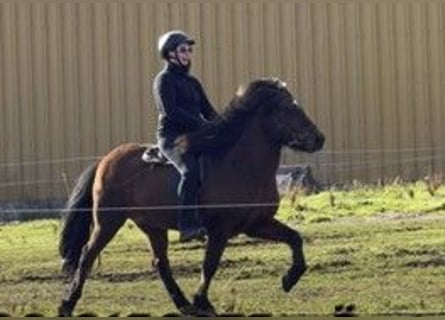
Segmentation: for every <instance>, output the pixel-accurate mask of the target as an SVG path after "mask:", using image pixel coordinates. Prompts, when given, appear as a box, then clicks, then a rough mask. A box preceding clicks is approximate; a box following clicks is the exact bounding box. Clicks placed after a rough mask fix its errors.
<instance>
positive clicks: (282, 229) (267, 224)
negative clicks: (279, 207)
mask: <svg viewBox="0 0 445 320" xmlns="http://www.w3.org/2000/svg"><path fill="white" fill-rule="evenodd" d="M246 234H247V235H248V236H250V237H257V238H263V239H267V240H274V241H279V242H284V243H287V244H288V245H289V246H290V248H291V249H292V265H291V267H290V268H289V270H288V272H287V274H285V275H284V276H283V278H282V286H283V290H284V291H286V292H289V291H290V290H291V289H292V287H293V286H294V285H295V284H296V283H297V282H298V280H299V279H300V278H301V276H302V275H303V273H304V272H305V271H306V261H305V259H304V254H303V239H302V238H301V236H300V234H299V233H298V232H297V231H295V230H293V229H291V228H289V227H288V226H286V225H284V224H282V223H281V222H279V221H278V220H275V219H270V220H266V221H264V223H259V224H257V225H256V226H255V229H251V230H249V231H248V232H246Z"/></svg>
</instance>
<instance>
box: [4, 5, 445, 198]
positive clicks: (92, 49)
mask: <svg viewBox="0 0 445 320" xmlns="http://www.w3.org/2000/svg"><path fill="white" fill-rule="evenodd" d="M444 14H445V2H443V1H434V0H431V1H427V0H426V1H423V0H412V1H410V0H397V1H391V0H312V1H311V0H295V1H291V0H275V1H261V0H241V1H234V0H233V1H232V0H224V1H213V0H210V1H209V0H205V1H204V0H196V1H185V0H184V1H179V0H177V1H173V0H172V1H169V0H164V1H161V0H157V1H155V0H147V1H143V0H138V1H136V0H125V1H118V0H110V1H107V0H96V1H94V0H91V1H87V0H83V1H81V0H78V1H74V0H73V1H68V0H67V1H61V0H60V1H57V0H52V1H44V0H34V1H30V0H20V1H19V0H15V1H14V0H9V1H8V0H6V1H5V0H0V125H1V128H0V150H1V153H0V199H10V198H18V199H24V198H28V199H29V198H54V197H60V196H64V195H65V193H66V192H67V190H68V189H69V188H70V187H71V186H72V183H73V180H74V179H75V178H76V177H77V175H78V174H79V172H80V171H81V170H82V168H84V167H85V166H86V165H87V164H88V163H90V162H91V161H92V160H93V159H94V158H95V157H97V156H100V155H102V154H104V153H105V152H107V151H108V150H109V149H110V148H112V147H113V146H115V145H117V144H119V143H122V142H127V141H138V142H145V141H148V142H154V127H155V121H156V112H155V108H154V105H153V101H152V97H151V80H152V79H153V76H154V75H155V74H156V72H157V71H158V70H159V68H160V66H161V64H160V61H159V59H158V57H157V53H156V39H157V36H158V35H159V34H160V33H162V32H164V31H166V30H169V29H172V28H180V29H184V30H186V31H188V32H190V33H191V34H193V35H195V36H196V38H197V39H198V46H197V48H196V49H197V50H196V55H195V60H194V72H195V74H197V75H198V76H199V77H200V78H201V79H202V81H203V83H204V85H205V87H206V88H207V91H208V94H209V96H210V99H211V100H212V101H213V102H214V104H215V105H216V106H218V107H219V108H220V109H222V108H223V106H224V105H225V104H226V103H227V102H228V100H229V99H230V98H231V97H232V96H233V94H234V93H235V91H236V88H237V86H238V85H239V84H241V83H245V82H247V81H251V80H253V79H255V78H257V77H260V76H269V75H276V76H279V77H281V78H282V79H283V80H285V81H286V82H287V83H288V85H289V87H290V88H291V90H292V91H293V92H294V93H295V94H296V95H297V96H298V97H299V100H300V102H302V104H303V105H304V106H305V108H306V110H307V112H308V113H310V114H311V115H312V116H313V118H314V119H315V120H316V122H317V123H318V125H319V126H320V127H321V128H322V129H323V131H324V132H325V133H326V136H327V143H326V146H325V149H324V151H322V152H321V153H319V154H318V155H314V156H305V155H304V156H296V155H294V154H292V153H290V152H288V151H285V153H284V154H283V162H284V163H287V164H292V163H297V162H308V163H310V164H312V165H313V167H314V171H315V175H316V177H318V178H320V179H322V180H325V181H330V182H338V181H349V180H351V179H359V180H363V181H375V180H377V179H379V178H392V177H395V176H402V177H406V178H417V177H422V176H423V175H425V174H427V173H429V172H443V171H444V169H445V145H444V142H443V141H445V125H444V124H445V108H444V106H443V104H444V101H445V90H443V88H444V87H445V86H444V84H445V83H444V77H445V75H444V70H445V66H444V61H445V60H444V49H445V48H444V43H445V32H444V27H445V23H444Z"/></svg>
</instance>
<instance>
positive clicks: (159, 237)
mask: <svg viewBox="0 0 445 320" xmlns="http://www.w3.org/2000/svg"><path fill="white" fill-rule="evenodd" d="M135 223H136V224H137V226H138V227H139V228H140V229H141V230H142V231H143V232H144V233H146V234H147V236H148V239H149V241H150V244H151V247H152V249H153V255H154V258H153V266H154V267H155V268H156V270H157V271H158V273H159V275H160V277H161V280H162V282H163V284H164V286H165V288H166V289H167V291H168V293H169V295H170V298H171V299H172V300H173V303H174V304H175V306H176V308H178V310H179V311H180V312H181V313H183V314H185V315H191V314H194V313H195V310H194V309H193V307H192V305H191V303H190V302H189V301H188V300H187V298H186V297H185V296H184V293H183V292H182V290H181V288H180V287H179V285H178V284H177V282H176V280H175V279H174V278H173V275H172V271H171V268H170V262H169V259H168V254H167V252H168V237H167V230H163V229H155V228H151V227H149V226H147V225H145V224H143V223H142V222H139V221H135Z"/></svg>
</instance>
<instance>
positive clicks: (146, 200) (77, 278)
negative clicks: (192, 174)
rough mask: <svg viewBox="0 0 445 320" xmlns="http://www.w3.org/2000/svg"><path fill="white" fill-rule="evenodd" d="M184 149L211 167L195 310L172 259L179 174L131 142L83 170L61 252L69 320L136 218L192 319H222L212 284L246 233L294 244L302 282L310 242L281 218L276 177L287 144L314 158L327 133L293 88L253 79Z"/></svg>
mask: <svg viewBox="0 0 445 320" xmlns="http://www.w3.org/2000/svg"><path fill="white" fill-rule="evenodd" d="M178 143H179V144H178V147H180V148H181V150H183V149H184V148H186V150H187V152H198V151H200V152H202V154H203V157H202V158H203V164H204V165H203V167H204V170H203V175H202V184H201V192H200V206H199V207H200V209H199V213H200V216H201V219H202V223H203V224H204V226H205V227H206V228H207V230H208V240H207V244H206V249H205V257H204V261H203V265H202V277H201V282H200V284H199V287H198V290H197V292H196V294H195V296H194V301H193V303H190V302H189V300H187V298H186V297H185V296H184V294H183V292H182V290H181V289H180V287H179V286H178V284H177V283H176V281H175V279H174V278H173V275H172V272H171V269H170V265H169V259H168V255H167V248H168V239H167V230H168V229H176V220H177V212H178V211H177V210H178V207H177V206H176V204H177V198H176V193H175V190H176V183H177V182H178V174H177V172H176V170H175V169H174V167H173V166H171V165H169V164H158V165H154V164H153V165H150V164H147V163H145V162H143V161H142V160H141V155H142V154H143V152H144V151H145V150H146V147H144V146H142V145H139V144H124V145H121V146H118V147H117V148H115V149H114V150H112V151H111V152H110V153H109V154H107V155H105V156H104V157H103V158H102V159H101V160H100V161H98V162H97V163H96V164H94V165H92V166H90V167H89V168H88V169H86V170H85V171H84V173H83V174H82V175H81V176H80V178H79V180H78V182H77V185H76V187H75V188H74V190H73V191H72V193H71V196H70V198H69V200H68V202H67V205H66V208H65V209H64V214H65V221H64V226H63V230H62V234H61V241H60V248H59V249H60V253H61V256H62V257H63V259H64V269H65V270H66V271H68V272H69V273H70V274H71V277H72V278H71V280H70V283H69V284H68V286H67V288H66V292H65V294H64V296H63V300H62V302H61V304H60V306H59V314H60V315H61V316H70V315H71V314H72V311H73V309H74V307H75V305H76V303H77V301H78V300H79V298H80V296H81V293H82V288H83V285H84V283H85V280H86V277H87V275H88V272H89V270H90V268H91V266H92V265H93V262H94V260H95V258H96V257H97V255H98V254H99V252H100V251H101V250H102V249H103V248H104V247H105V245H106V244H107V243H108V242H109V241H110V240H111V239H112V238H113V236H114V235H115V234H116V232H117V231H118V229H119V228H120V227H121V226H122V225H123V224H124V222H125V221H126V220H127V219H131V220H133V221H134V223H135V224H136V225H137V226H138V227H139V228H140V229H141V230H142V231H143V232H144V233H145V234H146V235H147V237H148V239H149V242H150V243H151V247H152V251H153V255H154V262H155V264H154V265H155V266H156V268H157V270H158V273H159V275H160V277H161V279H162V281H163V283H164V285H165V288H166V289H167V291H168V293H169V295H170V297H171V299H172V300H173V302H174V304H175V305H176V307H177V308H178V310H179V311H180V312H182V313H183V314H192V315H196V314H202V313H204V314H212V315H215V314H216V313H215V309H214V307H213V306H212V304H211V303H210V301H209V299H208V296H207V293H208V290H209V285H210V281H211V279H212V277H213V276H214V274H215V272H216V270H217V267H218V264H219V261H220V259H221V256H222V254H223V251H224V248H225V247H226V245H227V243H228V239H229V238H231V237H233V236H235V235H238V234H240V233H245V234H247V235H248V236H251V237H259V238H264V239H269V240H275V241H281V242H285V243H287V244H288V245H289V246H290V247H291V249H292V253H293V255H292V265H291V267H290V269H289V270H288V271H287V273H286V274H285V275H284V276H283V278H282V287H283V289H284V290H285V291H286V292H288V291H289V290H290V289H291V288H292V287H293V286H294V285H295V284H296V283H297V281H298V280H299V279H300V277H301V276H302V275H303V273H304V271H305V269H306V263H305V259H304V255H303V249H302V245H303V242H302V238H301V236H300V235H299V233H298V232H297V231H295V230H293V229H291V228H289V227H287V226H285V225H283V224H282V223H280V222H279V221H277V220H276V219H274V215H275V214H276V212H277V208H278V205H279V196H278V191H277V185H276V177H275V175H276V170H277V168H278V165H279V161H280V153H281V148H282V147H283V146H289V147H290V148H291V149H293V150H301V151H305V152H315V151H317V150H319V149H321V148H322V146H323V143H324V136H323V134H322V133H321V132H320V131H319V130H318V129H317V127H316V126H315V125H314V123H313V122H312V121H311V120H310V119H309V117H308V116H307V115H306V114H305V113H304V111H303V109H302V108H301V107H300V106H298V105H297V103H296V100H295V99H294V97H293V96H292V94H291V93H290V92H289V91H288V90H287V89H286V86H285V84H284V83H283V82H281V81H280V80H278V79H260V80H256V81H253V82H252V83H250V84H249V85H248V86H247V88H245V90H244V91H243V92H239V93H238V94H237V95H236V96H235V97H234V99H232V101H231V103H230V104H229V107H228V108H227V109H226V111H225V112H224V113H222V115H221V116H220V118H219V119H218V120H217V121H215V122H214V123H211V124H208V125H207V126H205V127H204V128H203V129H202V130H200V131H198V132H195V133H193V134H190V135H187V136H183V138H182V139H179V142H178ZM91 227H92V228H91ZM90 230H92V232H91V233H90Z"/></svg>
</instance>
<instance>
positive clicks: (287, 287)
mask: <svg viewBox="0 0 445 320" xmlns="http://www.w3.org/2000/svg"><path fill="white" fill-rule="evenodd" d="M281 286H282V287H283V290H284V292H289V291H290V290H291V289H292V287H293V284H291V282H290V281H289V277H288V276H287V275H286V276H283V277H282V278H281Z"/></svg>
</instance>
